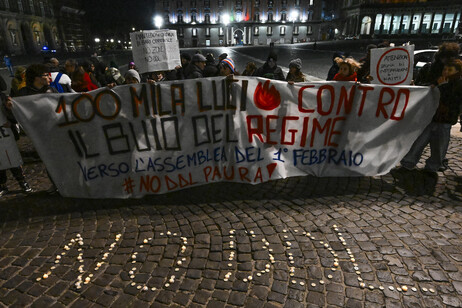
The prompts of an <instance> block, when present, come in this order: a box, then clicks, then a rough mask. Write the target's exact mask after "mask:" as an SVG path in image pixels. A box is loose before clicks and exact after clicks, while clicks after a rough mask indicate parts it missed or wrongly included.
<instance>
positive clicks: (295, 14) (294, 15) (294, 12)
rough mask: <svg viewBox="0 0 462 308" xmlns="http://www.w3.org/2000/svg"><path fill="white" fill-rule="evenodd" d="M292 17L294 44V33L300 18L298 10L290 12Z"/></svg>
mask: <svg viewBox="0 0 462 308" xmlns="http://www.w3.org/2000/svg"><path fill="white" fill-rule="evenodd" d="M290 18H291V19H292V44H293V43H294V33H295V31H294V30H295V21H296V20H297V18H298V11H297V10H292V11H291V12H290Z"/></svg>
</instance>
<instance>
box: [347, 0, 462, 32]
mask: <svg viewBox="0 0 462 308" xmlns="http://www.w3.org/2000/svg"><path fill="white" fill-rule="evenodd" d="M341 7H342V17H343V19H344V23H343V29H342V33H343V34H344V35H345V36H355V37H363V38H364V37H375V38H388V37H399V36H410V37H417V36H418V37H441V38H445V37H446V38H450V37H454V35H455V34H456V33H458V31H459V30H460V29H459V28H460V17H461V14H462V0H343V1H342V5H341Z"/></svg>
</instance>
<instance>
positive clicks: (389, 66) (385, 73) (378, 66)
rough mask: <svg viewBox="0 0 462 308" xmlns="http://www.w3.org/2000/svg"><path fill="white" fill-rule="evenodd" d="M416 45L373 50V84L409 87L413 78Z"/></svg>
mask: <svg viewBox="0 0 462 308" xmlns="http://www.w3.org/2000/svg"><path fill="white" fill-rule="evenodd" d="M413 67H414V45H408V46H400V47H388V48H375V49H372V50H371V73H370V74H371V76H372V83H374V84H383V85H388V86H397V85H409V84H411V81H412V78H413Z"/></svg>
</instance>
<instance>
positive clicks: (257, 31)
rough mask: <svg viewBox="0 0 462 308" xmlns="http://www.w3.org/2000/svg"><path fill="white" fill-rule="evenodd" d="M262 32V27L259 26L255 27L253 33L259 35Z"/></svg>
mask: <svg viewBox="0 0 462 308" xmlns="http://www.w3.org/2000/svg"><path fill="white" fill-rule="evenodd" d="M259 34H260V28H259V27H253V35H256V36H257V35H259Z"/></svg>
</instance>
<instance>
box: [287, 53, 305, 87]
mask: <svg viewBox="0 0 462 308" xmlns="http://www.w3.org/2000/svg"><path fill="white" fill-rule="evenodd" d="M301 69H302V60H300V59H299V58H297V59H294V60H292V61H290V63H289V73H288V74H287V77H286V81H287V82H289V83H290V84H294V83H295V82H305V81H307V80H306V76H305V74H303V73H302V71H301Z"/></svg>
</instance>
